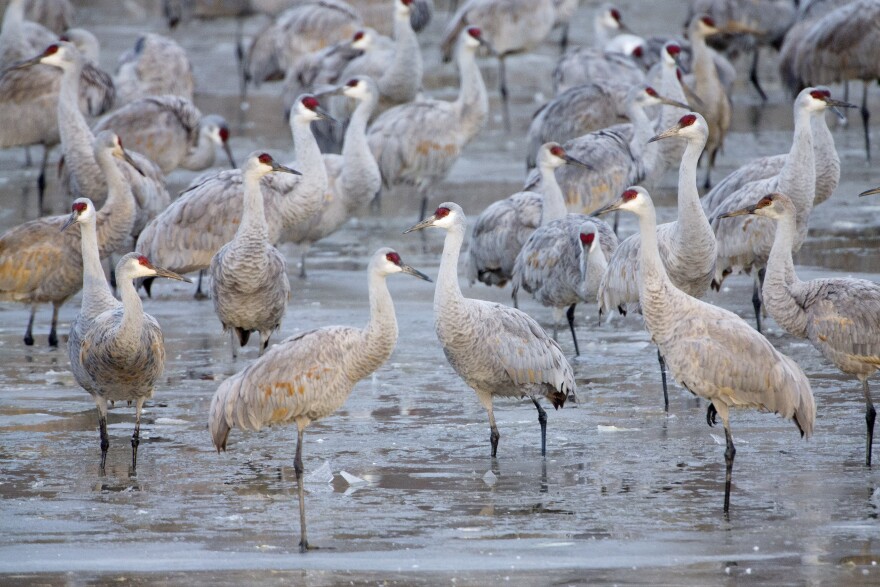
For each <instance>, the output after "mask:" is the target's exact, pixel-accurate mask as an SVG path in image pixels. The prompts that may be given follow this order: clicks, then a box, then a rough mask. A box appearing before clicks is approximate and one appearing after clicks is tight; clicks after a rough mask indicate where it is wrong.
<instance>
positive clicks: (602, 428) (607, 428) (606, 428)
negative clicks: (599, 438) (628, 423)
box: [596, 424, 639, 432]
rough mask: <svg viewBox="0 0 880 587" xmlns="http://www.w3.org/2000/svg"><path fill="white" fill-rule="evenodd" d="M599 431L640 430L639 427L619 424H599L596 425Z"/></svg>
mask: <svg viewBox="0 0 880 587" xmlns="http://www.w3.org/2000/svg"><path fill="white" fill-rule="evenodd" d="M596 429H597V430H598V431H599V432H638V430H639V429H638V428H618V427H617V426H606V425H604V424H599V425H598V426H596Z"/></svg>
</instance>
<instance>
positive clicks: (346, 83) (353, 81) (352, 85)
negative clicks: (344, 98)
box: [345, 78, 358, 88]
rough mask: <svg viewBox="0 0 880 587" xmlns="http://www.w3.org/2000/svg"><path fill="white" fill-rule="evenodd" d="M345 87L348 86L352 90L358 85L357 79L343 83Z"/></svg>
mask: <svg viewBox="0 0 880 587" xmlns="http://www.w3.org/2000/svg"><path fill="white" fill-rule="evenodd" d="M345 85H346V86H348V87H349V88H353V87H355V86H356V85H358V79H357V78H351V79H350V80H348V81H347V82H345Z"/></svg>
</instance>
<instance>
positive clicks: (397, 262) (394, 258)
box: [385, 251, 400, 265]
mask: <svg viewBox="0 0 880 587" xmlns="http://www.w3.org/2000/svg"><path fill="white" fill-rule="evenodd" d="M385 258H386V259H388V260H389V261H391V262H392V263H394V264H395V265H400V255H398V254H397V253H395V252H394V251H391V252H390V253H388V254H387V255H385Z"/></svg>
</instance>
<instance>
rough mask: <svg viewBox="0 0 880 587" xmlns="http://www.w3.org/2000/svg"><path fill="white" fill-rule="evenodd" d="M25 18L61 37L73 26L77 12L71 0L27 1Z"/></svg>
mask: <svg viewBox="0 0 880 587" xmlns="http://www.w3.org/2000/svg"><path fill="white" fill-rule="evenodd" d="M25 16H26V17H27V19H28V20H31V21H33V22H38V23H40V24H41V25H43V26H44V27H46V28H47V29H49V30H50V31H52V32H53V33H55V34H56V35H60V34H62V33H63V32H64V31H67V30H69V29H70V27H72V26H73V21H74V17H75V16H76V10H75V9H74V7H73V4H72V3H71V2H70V0H27V4H26V8H25Z"/></svg>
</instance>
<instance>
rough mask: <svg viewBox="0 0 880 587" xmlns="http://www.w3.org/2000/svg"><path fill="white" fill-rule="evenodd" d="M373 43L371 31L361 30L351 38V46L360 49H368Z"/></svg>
mask: <svg viewBox="0 0 880 587" xmlns="http://www.w3.org/2000/svg"><path fill="white" fill-rule="evenodd" d="M372 44H373V36H372V35H371V34H370V33H369V31H365V30H360V31H357V32H356V33H355V34H354V37H352V39H351V48H352V49H356V50H358V51H366V50H367V49H369V48H370V46H371V45H372Z"/></svg>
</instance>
